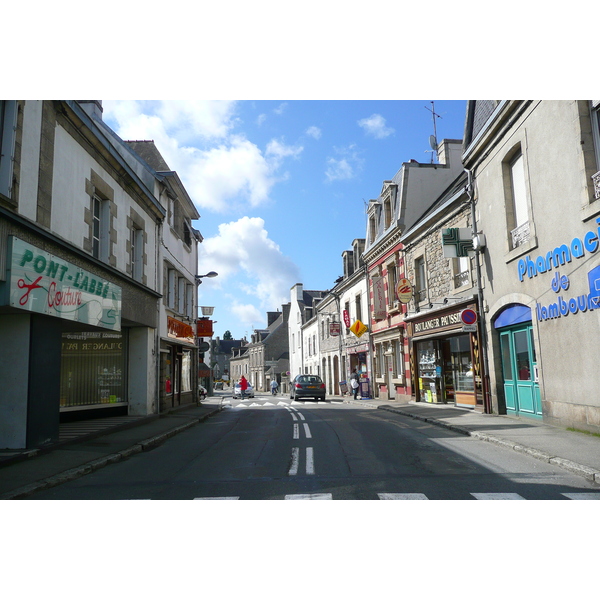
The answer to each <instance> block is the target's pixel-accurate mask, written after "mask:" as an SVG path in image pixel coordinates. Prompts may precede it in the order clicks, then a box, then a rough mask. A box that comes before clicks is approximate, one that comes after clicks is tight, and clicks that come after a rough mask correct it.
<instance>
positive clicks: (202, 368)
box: [198, 362, 210, 377]
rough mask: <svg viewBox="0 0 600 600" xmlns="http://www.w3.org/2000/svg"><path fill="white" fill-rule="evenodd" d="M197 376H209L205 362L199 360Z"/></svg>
mask: <svg viewBox="0 0 600 600" xmlns="http://www.w3.org/2000/svg"><path fill="white" fill-rule="evenodd" d="M198 377H210V369H209V368H208V365H206V363H203V362H201V363H200V364H199V365H198Z"/></svg>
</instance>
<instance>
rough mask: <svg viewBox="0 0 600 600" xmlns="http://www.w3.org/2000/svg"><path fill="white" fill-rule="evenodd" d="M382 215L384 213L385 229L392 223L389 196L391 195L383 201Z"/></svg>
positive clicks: (390, 199)
mask: <svg viewBox="0 0 600 600" xmlns="http://www.w3.org/2000/svg"><path fill="white" fill-rule="evenodd" d="M383 215H384V223H385V229H387V228H388V227H389V226H390V225H391V224H392V198H391V196H388V197H387V198H386V199H385V200H384V202H383Z"/></svg>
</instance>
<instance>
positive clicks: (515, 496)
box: [471, 493, 525, 500]
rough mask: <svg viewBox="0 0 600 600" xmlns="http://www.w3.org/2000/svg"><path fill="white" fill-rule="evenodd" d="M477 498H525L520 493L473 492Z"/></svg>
mask: <svg viewBox="0 0 600 600" xmlns="http://www.w3.org/2000/svg"><path fill="white" fill-rule="evenodd" d="M471 496H473V497H474V498H475V499H476V500H525V498H523V496H520V495H519V494H502V493H498V494H496V493H492V494H471Z"/></svg>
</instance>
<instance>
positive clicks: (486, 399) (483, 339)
mask: <svg viewBox="0 0 600 600" xmlns="http://www.w3.org/2000/svg"><path fill="white" fill-rule="evenodd" d="M465 172H466V173H467V178H468V179H467V190H466V191H467V196H468V197H469V204H470V205H471V227H472V229H473V238H475V237H476V236H477V235H478V234H477V222H476V218H475V198H474V196H473V175H472V173H471V171H470V170H469V169H465ZM481 257H482V250H481V247H480V245H479V244H477V248H475V269H476V273H477V307H478V311H477V312H478V313H479V332H480V344H481V355H482V358H483V371H484V373H483V377H482V385H483V410H484V412H485V413H486V414H491V413H492V402H491V396H490V378H489V363H488V351H487V349H488V344H487V328H486V320H485V306H484V302H483V287H482V285H481V265H480V260H479V259H480V258H481Z"/></svg>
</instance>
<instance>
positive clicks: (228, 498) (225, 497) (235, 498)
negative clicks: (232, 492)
mask: <svg viewBox="0 0 600 600" xmlns="http://www.w3.org/2000/svg"><path fill="white" fill-rule="evenodd" d="M239 499H240V497H239V496H209V497H206V498H194V500H239Z"/></svg>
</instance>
